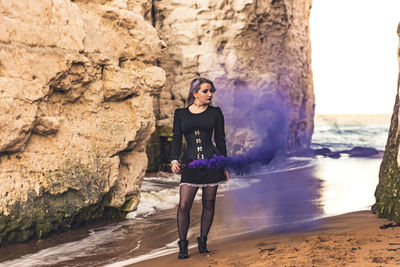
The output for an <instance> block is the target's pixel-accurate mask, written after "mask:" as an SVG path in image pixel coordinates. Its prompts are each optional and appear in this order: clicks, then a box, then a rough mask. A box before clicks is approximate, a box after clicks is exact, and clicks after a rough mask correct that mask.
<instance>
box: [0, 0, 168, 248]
mask: <svg viewBox="0 0 400 267" xmlns="http://www.w3.org/2000/svg"><path fill="white" fill-rule="evenodd" d="M150 10H151V2H149V1H144V0H142V1H123V0H115V1H106V0H102V1H101V0H97V1H84V0H75V1H64V0H33V1H16V0H15V1H14V0H12V1H2V2H0V24H1V25H2V27H1V29H0V107H1V109H0V184H1V186H0V196H1V197H0V244H3V245H4V244H7V243H11V242H18V241H24V240H27V239H28V238H31V237H36V238H40V237H42V236H45V235H47V234H48V233H50V232H52V231H57V230H58V229H60V228H69V227H70V226H71V225H73V224H79V223H81V222H84V221H89V220H93V219H96V218H100V217H104V216H118V215H120V214H121V213H126V212H128V211H131V210H133V209H135V208H136V206H137V203H138V201H139V193H140V183H141V179H142V177H143V175H144V172H145V170H146V167H147V157H146V152H145V145H146V143H147V141H148V138H149V135H150V134H151V133H152V132H153V131H154V125H155V118H154V115H153V95H154V94H157V93H158V92H159V90H160V88H161V87H162V86H163V84H164V82H165V73H164V71H163V70H162V69H161V68H159V67H157V66H156V61H157V58H158V56H159V52H160V48H161V45H160V40H159V38H158V36H157V33H156V30H155V29H154V27H153V26H152V25H151V23H149V21H146V20H145V18H146V19H147V20H149V19H151V18H150V13H151V12H150Z"/></svg>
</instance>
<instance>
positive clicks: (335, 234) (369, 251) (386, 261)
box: [130, 211, 400, 267]
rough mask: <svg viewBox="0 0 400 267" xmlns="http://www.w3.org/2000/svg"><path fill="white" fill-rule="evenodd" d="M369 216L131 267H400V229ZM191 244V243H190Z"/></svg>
mask: <svg viewBox="0 0 400 267" xmlns="http://www.w3.org/2000/svg"><path fill="white" fill-rule="evenodd" d="M389 223H391V222H390V221H388V220H386V219H381V218H377V217H376V215H374V214H372V213H371V212H370V211H359V212H352V213H348V214H344V215H340V216H335V217H330V218H324V219H321V220H320V223H319V224H316V225H314V226H312V227H310V228H309V229H302V230H301V232H300V231H299V230H298V229H301V228H302V227H301V225H299V227H298V229H297V230H296V227H294V229H292V230H289V231H287V229H286V230H282V231H279V229H269V230H268V231H263V232H258V233H254V234H250V235H245V236H238V237H235V238H230V239H226V240H222V241H218V242H212V240H210V242H209V245H208V247H209V249H211V250H212V253H211V254H210V255H200V254H199V253H198V252H197V249H191V250H190V251H189V255H190V256H189V258H188V259H184V260H178V259H177V255H176V253H174V254H171V255H167V256H164V257H160V258H155V259H152V260H147V261H143V262H139V263H137V264H133V265H130V266H144V267H145V266H174V267H175V266H191V267H194V266H400V227H389V228H387V229H380V226H382V225H387V224H389ZM190 242H192V243H193V242H194V240H190Z"/></svg>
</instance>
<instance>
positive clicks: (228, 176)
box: [224, 170, 230, 181]
mask: <svg viewBox="0 0 400 267" xmlns="http://www.w3.org/2000/svg"><path fill="white" fill-rule="evenodd" d="M224 172H225V181H228V180H229V178H230V174H229V171H228V170H225V171H224Z"/></svg>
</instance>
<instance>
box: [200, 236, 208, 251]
mask: <svg viewBox="0 0 400 267" xmlns="http://www.w3.org/2000/svg"><path fill="white" fill-rule="evenodd" d="M197 244H198V246H199V252H200V253H202V254H203V253H210V251H209V250H208V249H207V237H205V236H200V237H198V238H197Z"/></svg>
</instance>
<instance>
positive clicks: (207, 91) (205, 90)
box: [193, 83, 213, 105]
mask: <svg viewBox="0 0 400 267" xmlns="http://www.w3.org/2000/svg"><path fill="white" fill-rule="evenodd" d="M211 89H212V87H211V85H210V84H209V83H202V84H200V89H199V91H197V92H194V93H193V96H194V98H195V99H197V101H196V102H197V104H199V105H202V104H210V103H211V100H212V96H213V93H212V92H211Z"/></svg>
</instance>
